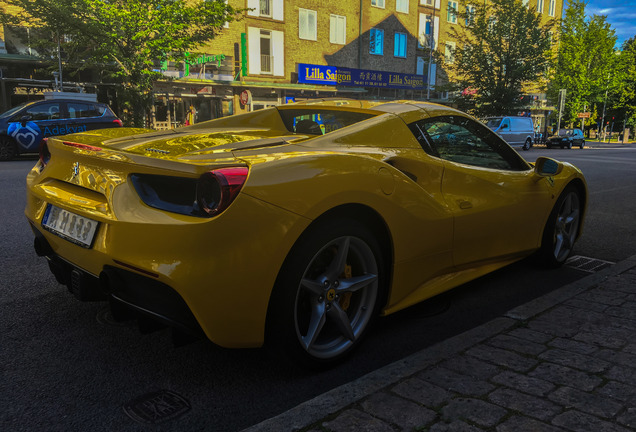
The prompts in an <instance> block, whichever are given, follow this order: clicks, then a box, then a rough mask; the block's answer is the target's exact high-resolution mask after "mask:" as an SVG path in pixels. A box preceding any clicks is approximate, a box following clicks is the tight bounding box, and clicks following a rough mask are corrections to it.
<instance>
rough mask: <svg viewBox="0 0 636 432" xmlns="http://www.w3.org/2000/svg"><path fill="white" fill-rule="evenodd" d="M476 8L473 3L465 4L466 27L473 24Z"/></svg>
mask: <svg viewBox="0 0 636 432" xmlns="http://www.w3.org/2000/svg"><path fill="white" fill-rule="evenodd" d="M476 13H477V9H476V8H475V6H473V5H466V27H472V26H474V25H475V14H476Z"/></svg>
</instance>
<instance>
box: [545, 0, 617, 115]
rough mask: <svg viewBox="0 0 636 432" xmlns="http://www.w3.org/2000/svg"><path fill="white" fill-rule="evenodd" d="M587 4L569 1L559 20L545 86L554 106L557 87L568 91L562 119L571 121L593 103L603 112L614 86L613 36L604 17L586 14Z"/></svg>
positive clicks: (587, 109) (614, 56)
mask: <svg viewBox="0 0 636 432" xmlns="http://www.w3.org/2000/svg"><path fill="white" fill-rule="evenodd" d="M585 6H586V3H585V2H583V1H581V0H572V1H571V2H569V5H568V8H567V9H566V11H565V18H564V19H563V21H562V23H561V31H560V35H559V53H558V57H557V63H556V66H555V68H554V72H553V74H552V77H551V80H550V84H549V86H548V99H549V100H550V101H552V102H553V103H554V104H555V105H556V103H557V100H558V93H559V90H560V89H566V90H567V97H566V101H565V109H564V113H563V121H564V122H565V123H571V122H574V121H575V120H576V119H577V114H578V113H579V112H583V111H589V110H590V109H591V107H592V105H593V104H595V105H598V106H600V108H599V111H600V112H601V115H602V111H603V108H602V106H603V104H604V103H605V98H606V94H607V93H608V92H611V91H612V89H614V88H615V87H616V83H617V75H616V73H615V72H614V70H615V64H616V58H617V57H616V55H615V53H614V45H615V43H616V36H615V35H614V30H612V29H611V27H610V25H609V23H607V22H606V17H605V16H598V15H594V16H593V17H591V18H589V17H586V15H585Z"/></svg>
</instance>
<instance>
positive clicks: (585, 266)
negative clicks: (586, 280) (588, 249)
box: [565, 255, 616, 273]
mask: <svg viewBox="0 0 636 432" xmlns="http://www.w3.org/2000/svg"><path fill="white" fill-rule="evenodd" d="M614 264H616V263H613V262H610V261H603V260H600V259H596V258H588V257H584V256H580V255H576V256H573V257H571V258H569V259H568V260H567V261H566V262H565V265H566V266H568V267H572V268H575V269H577V270H583V271H586V272H588V273H596V272H599V271H601V270H603V269H604V268H607V267H609V266H612V265H614Z"/></svg>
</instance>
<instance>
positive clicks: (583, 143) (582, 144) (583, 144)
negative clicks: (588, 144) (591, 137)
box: [581, 140, 585, 148]
mask: <svg viewBox="0 0 636 432" xmlns="http://www.w3.org/2000/svg"><path fill="white" fill-rule="evenodd" d="M584 147H585V140H583V141H581V148H584Z"/></svg>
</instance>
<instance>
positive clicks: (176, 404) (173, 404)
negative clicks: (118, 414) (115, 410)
mask: <svg viewBox="0 0 636 432" xmlns="http://www.w3.org/2000/svg"><path fill="white" fill-rule="evenodd" d="M190 408H191V407H190V402H188V401H187V400H186V399H185V398H184V397H183V396H180V395H178V394H176V393H175V392H171V391H168V390H159V391H157V392H154V393H149V394H147V395H144V396H141V397H138V398H137V399H135V400H134V401H132V402H128V403H127V404H125V405H124V412H125V413H126V414H127V415H128V416H129V417H130V418H131V419H133V420H135V421H136V422H139V423H144V424H157V423H162V422H165V421H166V420H170V419H173V418H176V417H179V416H180V415H182V414H185V413H186V412H188V411H189V410H190Z"/></svg>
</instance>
